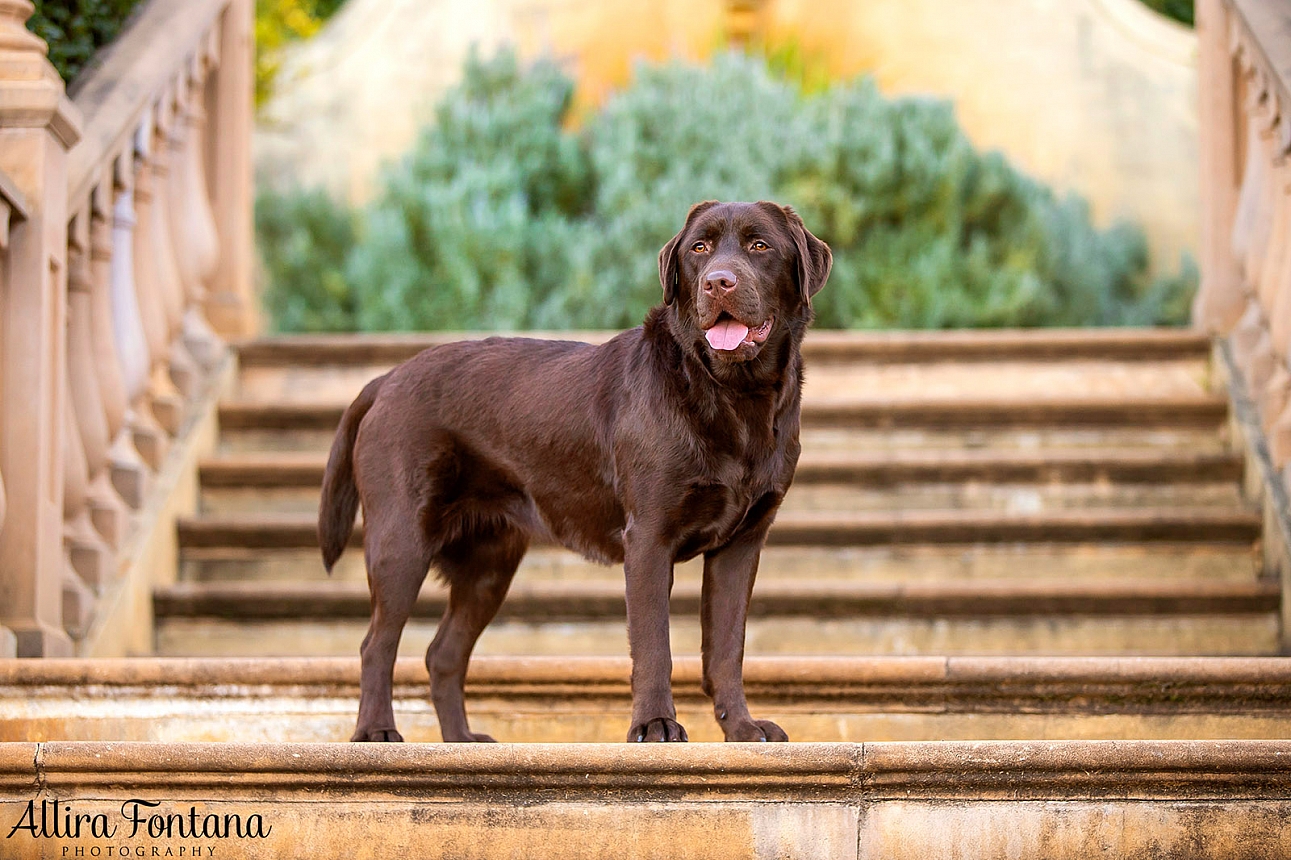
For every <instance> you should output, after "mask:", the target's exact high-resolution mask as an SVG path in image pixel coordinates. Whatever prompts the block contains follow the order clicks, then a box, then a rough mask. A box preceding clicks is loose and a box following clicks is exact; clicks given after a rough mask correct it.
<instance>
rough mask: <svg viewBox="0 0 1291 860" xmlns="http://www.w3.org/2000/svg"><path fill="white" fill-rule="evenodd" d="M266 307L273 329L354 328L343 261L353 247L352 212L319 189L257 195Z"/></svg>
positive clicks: (352, 329)
mask: <svg viewBox="0 0 1291 860" xmlns="http://www.w3.org/2000/svg"><path fill="white" fill-rule="evenodd" d="M255 219H256V235H257V237H258V238H259V241H260V247H261V248H262V249H265V248H271V249H273V250H272V253H266V254H263V255H262V259H263V262H264V266H265V272H264V276H265V280H266V281H267V283H268V284H269V285H270V287H271V288H270V289H267V290H266V291H265V295H264V298H265V304H266V309H267V310H268V311H269V318H270V320H271V323H272V325H273V327H274V329H275V330H277V331H354V330H355V329H356V328H357V324H358V318H357V314H356V313H355V303H354V291H353V290H351V289H350V285H349V281H348V280H346V276H345V262H346V259H347V257H348V256H349V253H350V250H351V249H352V248H353V247H354V242H355V238H356V233H355V213H354V212H352V211H351V210H350V209H349V208H347V207H345V206H342V205H340V204H337V203H335V202H333V201H332V199H331V198H330V197H328V196H327V195H326V194H324V193H322V192H321V191H315V192H308V193H295V194H287V195H279V194H274V193H271V192H265V191H262V192H260V193H259V194H258V195H257V198H256V210H255Z"/></svg>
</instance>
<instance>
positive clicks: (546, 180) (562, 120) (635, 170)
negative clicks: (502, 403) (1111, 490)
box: [29, 0, 1196, 331]
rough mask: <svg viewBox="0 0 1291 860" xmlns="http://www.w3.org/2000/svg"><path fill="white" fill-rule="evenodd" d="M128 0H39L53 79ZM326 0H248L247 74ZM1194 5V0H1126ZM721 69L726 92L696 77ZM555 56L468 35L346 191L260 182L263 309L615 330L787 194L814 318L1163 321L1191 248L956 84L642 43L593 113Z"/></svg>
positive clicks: (313, 27) (390, 321)
mask: <svg viewBox="0 0 1291 860" xmlns="http://www.w3.org/2000/svg"><path fill="white" fill-rule="evenodd" d="M138 2H139V0H70V2H68V0H64V2H50V0H38V2H36V13H35V14H34V15H33V17H32V19H31V21H30V22H29V26H30V27H31V28H32V29H33V30H34V31H35V32H37V33H38V34H39V35H41V36H42V38H44V39H45V40H46V41H47V42H49V44H50V58H51V61H53V63H54V64H55V66H56V68H58V70H59V72H60V74H62V75H63V77H64V78H65V79H67V80H69V81H74V79H75V77H76V75H77V74H78V73H79V71H80V70H81V69H83V68H84V67H85V66H86V64H87V63H89V62H91V60H92V57H93V55H94V52H95V51H96V50H97V49H98V48H99V47H101V46H102V45H103V44H105V43H107V42H108V41H110V40H111V38H112V37H113V36H114V35H115V34H116V33H117V32H118V31H119V30H120V28H121V27H122V26H123V25H124V24H125V23H126V22H127V21H128V17H129V15H130V13H131V11H132V10H133V8H134V7H135V5H136V4H137V3H138ZM342 2H343V0H256V39H257V47H258V52H257V66H256V95H257V101H258V102H260V101H263V100H264V98H265V97H266V96H267V94H268V93H269V92H270V91H271V90H272V87H273V83H274V76H275V74H276V73H277V70H278V68H279V57H280V55H281V50H282V48H283V47H284V46H285V45H288V44H290V43H291V42H293V41H297V40H300V39H306V38H309V37H310V36H311V35H313V34H314V33H315V32H317V31H318V29H319V28H320V27H321V26H322V25H323V23H324V22H325V21H326V20H327V19H328V17H330V16H331V15H333V14H334V13H335V12H336V11H337V10H338V8H339V7H340V5H341V4H342ZM1144 2H1146V3H1148V5H1150V6H1152V7H1153V8H1155V9H1156V10H1157V11H1159V12H1161V13H1163V14H1166V15H1169V16H1170V17H1173V18H1175V19H1176V20H1179V21H1181V22H1184V23H1187V24H1191V23H1192V14H1193V12H1192V2H1191V0H1144ZM714 91H721V92H722V93H724V99H723V103H722V104H721V105H720V106H718V105H717V104H716V103H715V102H714V101H712V100H709V99H704V98H699V97H697V96H696V94H697V93H705V92H714ZM573 93H574V84H573V82H572V81H571V80H570V78H569V77H567V76H566V75H565V74H564V73H562V71H560V70H559V69H558V68H557V67H556V66H554V65H552V64H550V63H545V62H539V63H536V64H533V65H530V66H525V65H523V64H521V63H520V62H519V61H518V60H517V58H516V57H515V55H514V54H512V53H510V52H507V51H503V52H502V53H499V54H498V55H497V56H495V57H492V58H488V59H485V58H482V57H479V56H476V55H472V57H471V59H470V60H469V61H468V63H467V66H466V68H465V70H464V75H463V78H462V81H461V83H460V85H458V86H457V87H456V88H454V89H452V90H451V91H450V92H448V93H447V94H446V95H445V96H444V97H443V99H442V100H441V101H440V103H439V105H438V107H437V108H436V111H435V117H434V121H433V122H432V123H430V124H429V125H428V126H427V128H426V129H425V130H424V131H423V133H422V134H421V136H420V138H419V140H418V141H417V143H416V145H415V146H414V148H413V150H412V151H411V152H409V153H408V154H407V155H406V156H405V157H403V158H402V159H400V160H398V161H396V162H395V163H392V164H390V165H388V167H387V168H386V170H385V171H384V174H383V176H382V178H381V180H380V182H379V190H378V192H377V193H376V194H375V195H374V197H373V199H372V200H371V201H370V202H368V203H367V204H365V205H363V206H361V207H354V206H351V205H349V204H346V203H342V202H338V201H337V200H335V199H333V198H331V197H329V196H328V195H327V194H325V193H324V192H322V191H320V190H315V189H287V190H270V189H262V190H261V191H260V193H259V195H258V198H257V207H256V225H257V239H258V244H259V250H260V255H261V260H262V274H263V281H264V284H263V287H264V289H263V295H264V300H265V303H266V307H267V310H268V311H269V316H270V319H271V321H272V322H271V324H272V326H273V327H274V328H275V329H277V330H279V331H347V330H416V329H517V328H531V327H537V328H566V327H583V328H618V327H623V326H629V325H634V324H636V323H637V322H638V321H639V320H640V318H641V316H642V315H643V313H644V311H645V309H646V308H648V307H649V306H650V305H651V304H653V303H655V302H656V301H657V300H658V298H659V286H658V281H657V276H656V272H655V255H656V253H657V250H658V248H659V247H660V246H661V245H662V244H663V243H664V242H665V241H666V240H667V239H668V238H669V237H670V236H671V235H672V233H673V232H674V231H675V230H676V229H677V227H678V226H679V225H680V223H681V220H682V218H683V216H684V214H685V212H686V209H687V207H688V206H689V205H690V204H691V203H693V202H695V201H697V200H701V199H706V198H718V199H727V200H735V199H744V200H754V199H774V200H778V201H781V202H784V203H789V204H792V205H793V206H795V207H796V208H797V209H798V210H799V211H800V212H801V214H802V215H803V218H804V219H805V221H806V222H807V224H808V225H809V226H810V227H811V228H812V230H813V231H814V232H816V234H817V235H819V236H820V237H821V238H822V239H824V240H825V241H827V242H828V243H829V244H830V245H831V247H832V248H833V249H834V254H835V269H834V275H833V278H832V279H831V283H830V288H829V289H828V290H826V291H825V292H823V293H821V295H820V296H819V298H818V300H817V312H818V324H820V325H823V326H834V327H916V328H942V327H965V326H967V327H972V326H1036V325H1129V324H1160V323H1166V324H1169V323H1182V322H1184V321H1185V320H1186V318H1187V311H1188V302H1189V298H1190V295H1191V292H1192V291H1193V290H1194V289H1195V282H1196V270H1195V267H1193V266H1192V264H1191V263H1190V261H1187V260H1185V262H1184V266H1183V269H1182V271H1181V272H1179V273H1178V274H1175V275H1171V276H1166V277H1157V278H1153V277H1151V276H1149V274H1148V255H1147V245H1146V242H1145V240H1144V236H1143V233H1142V231H1141V230H1139V229H1138V228H1137V227H1135V226H1134V225H1130V224H1117V225H1114V226H1112V227H1110V228H1109V229H1098V228H1096V227H1094V226H1093V225H1092V224H1091V220H1090V215H1089V207H1088V205H1087V204H1086V203H1085V202H1084V201H1083V200H1082V199H1080V198H1079V197H1077V196H1074V195H1066V196H1062V197H1059V196H1058V195H1056V194H1055V193H1053V192H1052V191H1051V190H1050V189H1049V188H1048V187H1046V186H1045V185H1043V184H1042V183H1039V182H1037V181H1035V180H1033V179H1031V178H1029V177H1028V176H1026V175H1024V174H1023V173H1022V172H1020V171H1019V170H1017V169H1015V168H1014V167H1012V166H1011V165H1010V164H1009V163H1008V162H1007V161H1006V159H1005V158H1004V157H1003V156H1001V155H1000V154H998V153H995V152H985V153H984V152H979V151H977V150H975V149H974V147H973V146H972V145H971V144H970V143H969V142H968V140H967V138H966V137H965V135H964V134H963V132H962V131H961V129H960V127H959V126H958V124H957V122H956V120H955V115H954V111H953V108H952V106H951V105H950V104H949V103H948V102H945V101H941V100H936V99H927V98H910V97H906V98H895V99H888V98H884V97H883V96H881V95H880V94H879V93H878V92H877V90H876V88H875V87H874V85H873V84H872V82H871V81H870V80H869V79H867V78H860V79H855V80H843V81H836V80H830V79H829V76H828V74H827V73H826V72H825V71H824V67H823V65H822V64H819V63H816V62H814V61H813V59H812V58H811V57H810V56H809V55H807V54H806V53H805V52H804V51H802V50H801V48H800V47H799V46H798V45H796V44H795V43H793V42H791V41H789V42H781V43H779V44H774V45H753V46H751V47H750V48H749V49H748V50H747V51H746V52H735V53H723V54H719V55H717V57H716V59H715V60H714V61H713V62H712V63H710V64H708V65H704V66H697V65H686V64H682V63H670V64H655V65H647V64H642V65H639V66H638V67H637V70H636V73H635V76H634V78H633V80H632V82H631V83H630V85H628V86H627V87H626V88H624V89H623V90H622V91H620V92H618V93H617V94H615V95H614V96H612V97H611V98H610V99H609V100H608V101H607V102H606V103H605V104H604V105H603V106H602V107H600V108H599V109H598V110H596V111H594V112H593V113H591V114H590V115H587V116H580V117H579V118H578V121H577V122H575V121H574V118H573V117H571V105H572V103H573Z"/></svg>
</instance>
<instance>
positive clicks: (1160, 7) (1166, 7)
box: [1143, 0, 1195, 27]
mask: <svg viewBox="0 0 1291 860" xmlns="http://www.w3.org/2000/svg"><path fill="white" fill-rule="evenodd" d="M1143 2H1144V3H1146V4H1147V5H1148V6H1149V7H1151V8H1152V9H1153V10H1155V11H1157V12H1160V13H1161V14H1162V15H1165V16H1166V17H1169V18H1173V19H1174V20H1176V21H1178V22H1179V23H1180V24H1187V25H1188V26H1189V27H1191V26H1193V24H1194V23H1195V21H1194V19H1193V6H1194V2H1193V0H1143Z"/></svg>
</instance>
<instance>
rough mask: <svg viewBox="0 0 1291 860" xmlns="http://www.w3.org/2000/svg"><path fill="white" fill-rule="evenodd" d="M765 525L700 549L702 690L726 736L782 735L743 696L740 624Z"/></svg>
mask: <svg viewBox="0 0 1291 860" xmlns="http://www.w3.org/2000/svg"><path fill="white" fill-rule="evenodd" d="M766 532H767V530H766V528H765V527H762V528H760V529H757V530H756V531H754V532H752V533H748V532H746V533H745V534H744V535H741V536H740V537H738V538H736V540H735V541H734V542H732V543H730V544H727V545H726V546H725V547H723V548H722V549H720V550H717V551H716V552H710V553H706V554H705V555H704V590H703V595H702V597H701V600H700V624H701V626H702V627H703V655H704V676H703V687H704V693H705V694H706V695H708V696H710V697H712V699H713V713H714V714H715V715H716V716H717V722H718V723H719V724H720V725H721V727H722V732H723V733H724V734H725V735H726V740H728V741H787V740H789V736H788V735H787V734H785V732H784V730H783V729H781V728H780V727H779V726H777V725H776V724H775V723H773V722H771V721H770V720H755V719H753V717H752V716H751V715H750V714H749V706H748V702H747V701H745V699H744V626H745V621H746V619H747V618H748V614H749V598H750V597H751V595H752V593H753V580H754V579H755V578H756V577H757V572H758V558H759V556H760V555H761V553H762V544H763V542H764V541H765V540H766Z"/></svg>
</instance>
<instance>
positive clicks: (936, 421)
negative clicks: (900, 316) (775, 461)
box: [219, 394, 1228, 431]
mask: <svg viewBox="0 0 1291 860" xmlns="http://www.w3.org/2000/svg"><path fill="white" fill-rule="evenodd" d="M346 405H347V404H345V403H319V402H305V403H285V402H270V403H260V402H254V401H228V402H225V403H222V404H220V407H219V420H220V428H221V429H222V430H233V431H266V430H274V431H293V430H335V428H336V426H337V424H338V423H339V422H340V419H341V413H342V412H343V411H344V409H345V406H346ZM1227 415H1228V401H1227V400H1226V399H1225V398H1224V397H1222V396H1219V395H1210V394H1192V395H1179V396H1174V397H1142V398H1127V397H1074V398H1065V397H1064V398H1059V397H1052V398H1049V399H1045V400H1037V399H1034V398H1032V399H1019V398H999V399H973V400H961V399H923V400H914V399H910V400H856V399H853V400H850V401H841V400H840V401H834V402H828V401H813V400H810V399H804V402H803V406H802V421H803V425H804V426H806V427H823V428H835V429H875V428H878V429H884V430H894V429H909V428H924V429H928V428H937V429H942V430H946V429H954V430H958V431H964V430H973V429H981V428H1004V427H1015V428H1016V427H1029V428H1036V427H1063V428H1071V427H1084V428H1119V427H1137V428H1144V427H1154V428H1166V427H1194V428H1206V429H1210V430H1218V428H1219V426H1220V424H1221V423H1222V422H1223V421H1224V419H1225V417H1226V416H1227Z"/></svg>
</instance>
